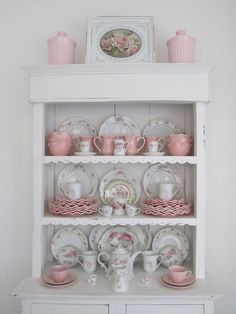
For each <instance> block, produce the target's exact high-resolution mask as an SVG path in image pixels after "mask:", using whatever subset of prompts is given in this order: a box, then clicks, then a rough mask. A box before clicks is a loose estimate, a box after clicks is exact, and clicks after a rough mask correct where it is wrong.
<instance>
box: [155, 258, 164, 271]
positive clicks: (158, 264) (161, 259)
mask: <svg viewBox="0 0 236 314" xmlns="http://www.w3.org/2000/svg"><path fill="white" fill-rule="evenodd" d="M159 257H160V262H159V263H157V265H156V270H157V268H158V267H159V266H160V265H161V263H162V261H163V256H162V255H157V261H159V260H158V258H159Z"/></svg>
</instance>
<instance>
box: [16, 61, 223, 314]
mask: <svg viewBox="0 0 236 314" xmlns="http://www.w3.org/2000/svg"><path fill="white" fill-rule="evenodd" d="M212 69H213V67H211V66H209V65H200V64H137V65H134V64H120V65H116V64H114V65H113V64H104V65H88V64H87V65H64V66H35V67H25V71H26V72H27V73H28V74H29V76H30V99H29V100H30V102H31V103H32V105H33V119H34V144H33V145H34V209H33V213H34V229H33V230H34V231H33V253H32V277H31V278H27V279H25V280H23V281H22V282H21V283H20V284H19V285H18V287H17V288H16V289H15V290H14V292H13V295H14V296H16V297H19V298H20V301H21V313H22V314H30V313H31V314H77V313H78V314H94V313H96V314H143V313H147V314H189V313H191V314H213V313H214V310H213V302H214V300H215V299H217V298H219V297H220V295H219V294H218V293H217V292H216V291H215V289H214V287H213V286H212V283H211V282H210V280H209V279H208V278H207V276H206V273H205V145H206V139H205V106H206V104H207V103H208V101H209V88H208V84H209V74H210V72H211V71H212ZM116 115H125V116H127V117H130V118H132V119H133V120H134V121H135V122H136V123H137V125H138V127H139V128H140V133H141V134H142V130H143V128H144V126H145V124H146V123H147V122H149V121H151V120H152V119H154V118H161V119H163V118H165V119H166V118H168V119H169V120H170V121H176V123H177V124H178V125H180V127H181V129H182V130H183V133H187V134H191V135H192V136H193V143H194V145H193V148H192V152H191V155H190V156H168V155H164V156H148V155H142V154H140V155H138V156H103V155H95V156H75V155H72V156H50V155H49V154H48V150H47V145H46V142H45V138H46V136H47V134H48V133H49V132H52V131H54V130H57V129H58V126H59V125H60V124H61V123H62V122H63V121H65V120H66V119H68V118H71V117H76V116H79V117H84V118H85V119H88V120H90V121H93V123H94V125H95V126H96V127H97V129H99V126H100V125H101V124H102V123H103V121H104V120H105V119H107V118H108V117H111V116H116ZM165 119H163V121H165ZM68 164H74V165H76V164H91V165H93V164H94V165H93V166H94V167H96V171H97V174H98V178H99V180H100V179H101V177H102V176H103V175H104V173H107V172H108V171H110V170H112V169H114V168H116V167H121V168H124V169H132V171H133V172H134V173H136V175H137V176H138V178H139V180H140V181H142V178H143V174H144V172H145V171H146V170H147V169H148V168H149V167H150V166H152V165H155V164H163V165H165V164H166V165H176V166H177V167H179V169H180V171H181V174H182V176H183V178H184V185H183V186H182V197H183V198H185V199H186V200H188V201H190V202H191V203H192V207H193V210H192V213H191V214H190V215H187V216H173V217H161V216H159V217H158V216H149V215H144V214H137V215H136V216H134V217H127V216H126V217H124V216H123V217H122V216H121V217H120V216H114V217H104V216H102V215H100V214H95V215H91V216H89V215H88V216H81V217H76V218H73V217H64V216H55V215H51V214H50V213H49V212H48V208H47V207H48V202H50V201H53V200H55V199H56V198H57V196H58V195H57V192H56V187H55V186H56V184H55V180H56V179H55V178H56V177H57V175H58V173H59V171H60V170H61V169H62V168H63V167H65V166H66V165H68ZM140 193H141V194H140V199H141V200H144V199H145V194H144V192H143V191H141V192H140ZM95 197H96V198H97V199H99V192H97V194H96V195H95ZM96 225H103V226H106V225H108V226H115V225H123V226H125V225H129V226H134V225H140V226H143V227H145V228H148V230H149V232H150V233H151V234H152V235H153V234H155V232H156V231H157V230H159V229H161V228H164V227H165V226H166V227H170V226H173V227H174V228H177V229H180V230H181V231H182V232H183V233H184V234H185V235H186V237H187V238H188V241H189V247H190V250H189V253H188V256H187V259H186V261H185V263H186V266H187V267H188V268H189V269H191V270H192V272H193V274H194V276H195V277H196V282H195V283H194V285H193V286H192V287H188V288H182V289H174V288H170V287H167V286H164V285H163V284H161V283H160V278H161V275H162V274H163V273H164V272H166V268H164V267H162V266H161V267H159V268H158V270H157V271H156V272H155V273H152V274H148V276H151V277H152V282H151V283H150V284H148V285H145V284H144V283H143V281H142V278H143V277H145V276H147V273H145V272H144V271H143V268H142V259H140V260H137V261H136V262H135V265H134V274H135V278H134V279H133V280H131V281H130V282H129V290H128V291H127V292H123V293H115V292H113V291H112V289H111V281H110V280H107V279H105V274H104V272H103V270H101V269H100V268H99V267H97V271H96V274H97V283H96V285H95V286H91V285H89V284H88V275H87V274H86V273H85V272H84V271H83V270H82V268H81V267H79V266H76V267H74V268H73V269H72V271H73V272H75V273H76V274H77V280H76V282H74V284H73V285H68V286H67V287H63V288H62V287H60V288H52V287H48V286H44V284H43V281H42V280H41V276H42V274H43V273H44V272H45V271H46V270H47V268H48V267H49V265H52V263H53V262H55V261H54V260H53V256H52V253H51V250H50V242H51V239H52V237H53V235H54V234H55V232H56V231H57V230H58V229H60V228H63V227H65V226H77V227H79V228H82V229H83V231H84V233H85V234H86V235H87V236H88V234H89V232H90V231H91V228H92V227H94V226H96Z"/></svg>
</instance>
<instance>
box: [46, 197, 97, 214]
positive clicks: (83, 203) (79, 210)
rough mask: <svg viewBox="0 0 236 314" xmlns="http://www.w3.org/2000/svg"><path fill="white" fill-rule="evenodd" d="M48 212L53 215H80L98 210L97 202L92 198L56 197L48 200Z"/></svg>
mask: <svg viewBox="0 0 236 314" xmlns="http://www.w3.org/2000/svg"><path fill="white" fill-rule="evenodd" d="M48 209H49V212H50V213H51V214H53V215H62V216H73V217H76V216H81V215H91V214H93V213H96V212H97V211H98V203H97V202H96V201H95V200H94V199H93V198H81V199H79V200H68V199H58V200H55V201H54V202H53V203H50V202H49V206H48Z"/></svg>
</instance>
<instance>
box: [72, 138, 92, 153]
mask: <svg viewBox="0 0 236 314" xmlns="http://www.w3.org/2000/svg"><path fill="white" fill-rule="evenodd" d="M73 145H74V147H75V149H76V151H77V152H83V153H88V152H92V151H93V150H94V146H93V137H92V136H79V137H74V138H73Z"/></svg>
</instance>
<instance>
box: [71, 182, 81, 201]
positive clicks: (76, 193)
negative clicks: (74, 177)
mask: <svg viewBox="0 0 236 314" xmlns="http://www.w3.org/2000/svg"><path fill="white" fill-rule="evenodd" d="M68 196H69V199H71V200H78V199H80V198H81V183H80V182H70V183H69V184H68Z"/></svg>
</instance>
